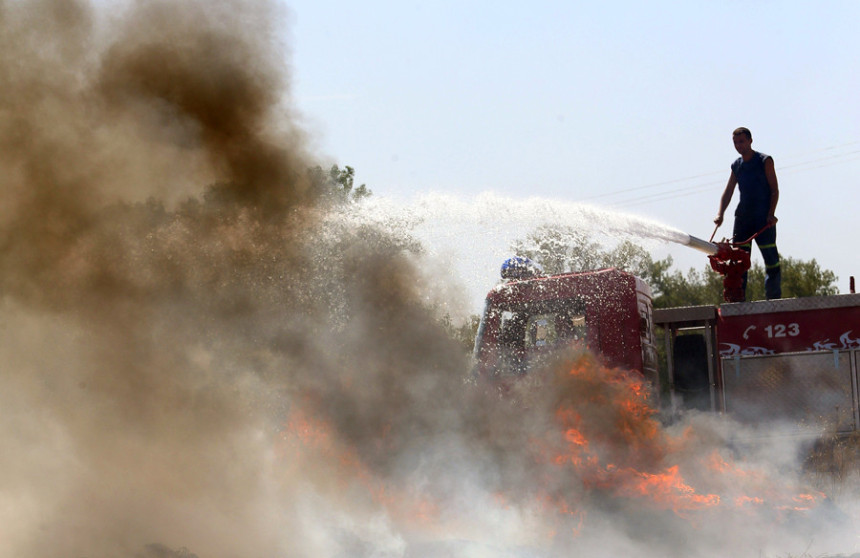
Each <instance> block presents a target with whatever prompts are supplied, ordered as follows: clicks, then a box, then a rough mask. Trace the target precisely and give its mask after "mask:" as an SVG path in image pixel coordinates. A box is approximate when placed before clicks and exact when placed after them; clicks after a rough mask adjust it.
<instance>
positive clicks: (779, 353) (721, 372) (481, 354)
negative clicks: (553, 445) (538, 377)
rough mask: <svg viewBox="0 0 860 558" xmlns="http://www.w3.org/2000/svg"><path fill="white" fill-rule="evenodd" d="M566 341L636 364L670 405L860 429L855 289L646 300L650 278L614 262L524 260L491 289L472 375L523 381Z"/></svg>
mask: <svg viewBox="0 0 860 558" xmlns="http://www.w3.org/2000/svg"><path fill="white" fill-rule="evenodd" d="M509 261H510V260H509ZM504 269H505V268H504V267H503V274H504ZM655 330H656V331H662V332H663V336H662V339H661V340H660V341H658V340H657V337H655ZM658 342H659V343H660V344H661V345H662V346H663V347H664V348H665V358H664V359H661V360H663V361H664V364H663V365H662V366H661V367H660V368H661V369H660V370H658V358H657V354H658V351H657V343H658ZM570 344H581V345H583V346H585V347H587V348H588V349H590V350H592V351H594V352H595V353H598V354H599V355H601V356H602V357H603V358H604V359H605V361H606V362H607V364H608V365H610V366H615V367H623V368H628V369H634V370H638V371H640V372H641V373H642V374H644V375H645V377H646V378H647V379H648V380H649V381H650V382H651V383H652V384H653V386H654V388H655V390H654V391H655V393H657V394H658V395H660V396H661V397H660V401H661V406H662V407H664V408H665V409H672V410H679V409H698V410H705V411H708V410H710V411H716V412H725V413H730V414H731V415H732V416H734V417H736V418H738V419H739V420H742V421H750V422H760V421H762V420H780V421H783V422H784V423H786V424H790V425H796V426H800V427H804V426H808V427H815V428H820V427H822V426H826V427H830V428H832V429H835V430H836V431H840V432H853V431H856V430H858V429H860V397H858V393H860V384H858V368H860V294H845V295H835V296H825V297H810V298H797V299H782V300H772V301H759V302H739V303H726V304H722V305H720V306H695V307H686V308H669V309H657V310H653V309H652V305H651V290H650V288H649V287H648V285H646V284H645V283H644V282H643V281H642V280H641V279H639V278H637V277H635V276H633V275H631V274H629V273H625V272H623V271H620V270H617V269H602V270H597V271H588V272H582V273H566V274H561V275H554V276H548V277H544V276H540V275H539V274H537V273H534V272H533V271H532V270H528V269H525V270H524V269H523V268H520V269H519V270H518V272H517V273H514V274H509V275H508V276H507V281H506V282H503V283H501V284H499V285H498V286H496V287H495V288H493V289H492V290H491V291H490V293H489V294H488V295H487V298H486V306H485V309H484V314H483V316H482V319H481V325H480V327H479V329H478V335H477V338H476V342H475V357H476V363H477V365H476V373H477V374H478V375H479V376H480V377H482V378H485V379H488V380H490V381H496V382H501V383H505V382H514V381H518V379H519V378H521V377H523V376H526V375H527V374H528V371H529V370H530V369H531V368H533V367H534V366H537V365H539V363H540V361H541V360H542V359H543V358H545V355H547V354H549V353H551V352H552V351H553V350H555V349H558V348H560V347H568V346H570Z"/></svg>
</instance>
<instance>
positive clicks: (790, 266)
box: [747, 257, 839, 300]
mask: <svg viewBox="0 0 860 558" xmlns="http://www.w3.org/2000/svg"><path fill="white" fill-rule="evenodd" d="M780 267H781V268H782V296H783V298H801V297H807V296H828V295H834V294H839V288H838V287H837V286H836V284H835V283H836V280H837V279H838V277H836V274H835V273H833V272H832V271H830V270H828V269H821V267H820V266H819V265H818V262H817V261H816V260H815V259H812V260H810V261H808V262H805V261H802V260H797V259H795V258H791V257H782V258H781V261H780ZM764 278H765V270H764V267H762V265H761V264H759V263H758V262H756V263H754V264H753V266H752V268H750V271H749V279H748V281H747V300H764V298H765V295H764Z"/></svg>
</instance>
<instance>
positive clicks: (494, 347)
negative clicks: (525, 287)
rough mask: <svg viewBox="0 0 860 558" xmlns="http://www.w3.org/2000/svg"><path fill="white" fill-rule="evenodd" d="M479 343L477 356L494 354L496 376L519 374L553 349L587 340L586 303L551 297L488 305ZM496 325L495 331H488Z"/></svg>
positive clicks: (493, 365) (493, 366)
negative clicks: (501, 304)
mask: <svg viewBox="0 0 860 558" xmlns="http://www.w3.org/2000/svg"><path fill="white" fill-rule="evenodd" d="M482 326H483V327H482V328H481V331H480V337H479V339H478V344H482V345H484V346H483V350H480V351H478V353H477V354H480V355H493V356H494V357H495V358H493V360H494V362H493V364H492V368H493V370H492V372H493V373H494V374H495V375H519V374H524V373H526V372H527V371H528V369H529V367H530V366H531V365H533V364H534V360H535V359H536V358H538V357H539V356H541V355H545V354H546V353H547V352H549V351H552V350H553V349H555V348H562V347H567V346H569V345H570V344H571V343H572V342H574V341H582V342H583V343H584V342H585V340H586V336H587V323H586V312H585V304H584V302H583V301H582V300H581V299H576V300H569V299H567V300H552V301H540V302H530V303H520V304H512V305H508V306H507V307H504V308H502V307H495V308H488V309H487V312H485V315H484V323H483V324H482ZM493 328H498V329H497V331H488V329H489V330H492V329H493Z"/></svg>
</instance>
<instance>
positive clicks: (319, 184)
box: [308, 165, 372, 203]
mask: <svg viewBox="0 0 860 558" xmlns="http://www.w3.org/2000/svg"><path fill="white" fill-rule="evenodd" d="M308 176H309V177H310V180H311V184H312V185H313V187H314V188H315V189H317V190H318V191H319V192H320V194H321V195H322V197H323V199H329V200H330V201H332V202H334V203H346V202H350V201H357V200H360V199H362V198H366V197H368V196H370V195H371V194H372V192H371V191H370V190H369V189H368V188H367V186H366V185H365V184H362V185H360V186H358V187H355V169H354V168H352V167H350V166H349V165H346V166H345V167H344V168H342V169H341V168H340V167H338V166H337V165H332V166H331V168H330V169H329V170H328V171H325V170H323V168H322V167H321V166H319V165H317V166H315V167H312V168H310V169H308Z"/></svg>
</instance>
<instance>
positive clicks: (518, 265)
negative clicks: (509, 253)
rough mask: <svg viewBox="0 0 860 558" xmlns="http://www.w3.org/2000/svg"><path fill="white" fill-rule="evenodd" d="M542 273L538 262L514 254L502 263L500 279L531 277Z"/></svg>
mask: <svg viewBox="0 0 860 558" xmlns="http://www.w3.org/2000/svg"><path fill="white" fill-rule="evenodd" d="M542 273H543V269H542V268H541V266H540V265H539V264H537V263H535V262H533V261H531V260H530V259H528V258H526V257H523V256H514V257H512V258H508V259H507V260H505V261H504V263H502V279H531V278H532V277H539V276H540V275H541V274H542Z"/></svg>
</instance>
